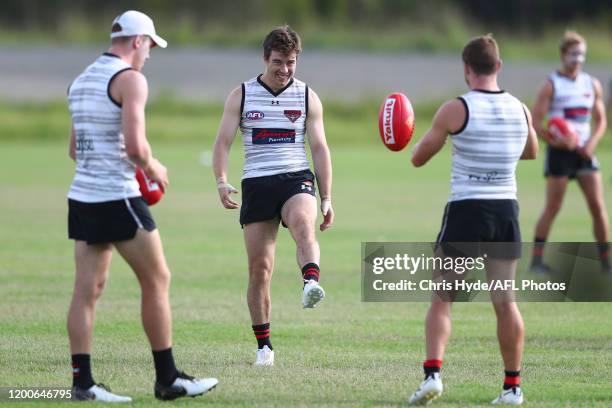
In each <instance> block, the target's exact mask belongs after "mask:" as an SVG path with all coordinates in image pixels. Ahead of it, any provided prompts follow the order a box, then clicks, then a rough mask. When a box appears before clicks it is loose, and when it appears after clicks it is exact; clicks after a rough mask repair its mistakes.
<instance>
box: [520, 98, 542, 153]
mask: <svg viewBox="0 0 612 408" xmlns="http://www.w3.org/2000/svg"><path fill="white" fill-rule="evenodd" d="M523 109H524V110H525V116H526V117H527V126H528V127H529V133H528V134H527V142H525V149H524V150H523V154H521V160H535V159H536V158H537V157H538V148H539V146H538V135H537V133H536V130H535V129H534V127H533V119H532V118H531V112H529V109H528V108H527V106H525V105H524V104H523Z"/></svg>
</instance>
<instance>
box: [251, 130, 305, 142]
mask: <svg viewBox="0 0 612 408" xmlns="http://www.w3.org/2000/svg"><path fill="white" fill-rule="evenodd" d="M251 141H252V143H253V144H275V143H295V130H294V129H271V128H270V129H261V128H254V129H253V133H252V136H251Z"/></svg>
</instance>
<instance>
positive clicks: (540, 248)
mask: <svg viewBox="0 0 612 408" xmlns="http://www.w3.org/2000/svg"><path fill="white" fill-rule="evenodd" d="M533 241H534V242H533V258H531V264H532V265H541V264H542V255H543V254H544V245H546V238H538V237H535V238H534V240H533Z"/></svg>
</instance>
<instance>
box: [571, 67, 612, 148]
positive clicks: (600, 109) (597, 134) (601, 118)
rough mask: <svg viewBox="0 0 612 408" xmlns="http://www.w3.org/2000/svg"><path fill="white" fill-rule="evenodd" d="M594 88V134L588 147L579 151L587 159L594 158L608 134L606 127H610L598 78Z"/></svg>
mask: <svg viewBox="0 0 612 408" xmlns="http://www.w3.org/2000/svg"><path fill="white" fill-rule="evenodd" d="M593 88H594V90H595V101H594V103H593V132H592V134H591V138H590V139H589V141H588V142H587V143H586V145H585V146H584V147H583V148H581V149H579V150H578V153H579V154H580V155H581V156H583V157H585V158H587V159H591V158H592V157H593V154H594V153H595V149H596V148H597V144H598V143H599V141H600V140H601V138H602V137H603V135H604V134H605V133H606V127H607V126H608V123H607V119H606V108H605V106H604V102H603V91H602V88H601V83H600V82H599V80H597V79H596V78H593Z"/></svg>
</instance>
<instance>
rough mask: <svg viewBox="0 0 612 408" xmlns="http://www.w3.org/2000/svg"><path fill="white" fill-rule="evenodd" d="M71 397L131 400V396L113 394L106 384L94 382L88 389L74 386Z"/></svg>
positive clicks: (88, 399) (113, 400) (108, 400)
mask: <svg viewBox="0 0 612 408" xmlns="http://www.w3.org/2000/svg"><path fill="white" fill-rule="evenodd" d="M70 398H71V399H72V400H73V401H99V402H130V401H132V399H131V398H130V397H125V396H122V395H117V394H113V393H112V392H111V390H110V388H108V387H107V386H106V385H104V384H94V385H92V386H91V387H89V388H88V389H86V390H85V389H82V388H79V387H72V394H71V396H70Z"/></svg>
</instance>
